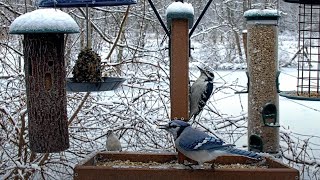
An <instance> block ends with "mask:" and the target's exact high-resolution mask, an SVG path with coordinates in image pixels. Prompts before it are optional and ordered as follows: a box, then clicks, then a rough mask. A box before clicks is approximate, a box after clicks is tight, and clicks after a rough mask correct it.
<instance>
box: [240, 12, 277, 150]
mask: <svg viewBox="0 0 320 180" xmlns="http://www.w3.org/2000/svg"><path fill="white" fill-rule="evenodd" d="M244 16H245V18H246V19H247V55H248V57H247V63H248V73H247V75H248V141H249V142H248V144H249V150H251V151H258V152H267V153H271V154H276V153H278V152H279V95H278V92H279V83H278V76H279V70H278V26H277V23H278V19H279V17H280V16H279V13H278V11H277V10H267V9H266V10H260V9H252V10H248V11H246V12H245V13H244Z"/></svg>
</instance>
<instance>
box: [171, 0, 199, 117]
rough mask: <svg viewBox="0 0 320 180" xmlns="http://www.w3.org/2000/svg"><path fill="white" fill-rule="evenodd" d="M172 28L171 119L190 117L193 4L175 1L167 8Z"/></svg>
mask: <svg viewBox="0 0 320 180" xmlns="http://www.w3.org/2000/svg"><path fill="white" fill-rule="evenodd" d="M166 15H167V25H168V27H169V28H170V30H171V31H170V32H171V33H170V99H171V119H185V120H188V119H189V78H188V77H189V29H190V28H192V25H193V16H194V10H193V7H192V5H191V4H189V3H182V2H173V3H172V4H170V5H169V6H168V8H167V10H166Z"/></svg>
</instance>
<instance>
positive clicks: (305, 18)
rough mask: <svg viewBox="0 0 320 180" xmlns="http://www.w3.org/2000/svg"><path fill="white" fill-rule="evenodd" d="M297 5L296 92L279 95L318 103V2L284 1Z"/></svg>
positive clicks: (319, 47)
mask: <svg viewBox="0 0 320 180" xmlns="http://www.w3.org/2000/svg"><path fill="white" fill-rule="evenodd" d="M285 2H289V3H299V41H298V47H299V48H300V49H299V51H298V53H297V54H298V76H297V89H296V91H284V92H281V93H280V95H281V96H284V97H287V98H290V99H296V100H309V101H320V34H319V26H320V19H319V13H320V1H315V0H285Z"/></svg>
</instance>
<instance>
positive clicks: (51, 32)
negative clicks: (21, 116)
mask: <svg viewBox="0 0 320 180" xmlns="http://www.w3.org/2000/svg"><path fill="white" fill-rule="evenodd" d="M9 31H10V33H11V34H23V35H24V42H23V49H24V60H25V79H26V92H27V108H28V129H29V141H30V149H31V150H32V151H33V152H39V153H48V152H59V151H63V150H66V149H67V148H68V147H69V135H68V122H67V102H66V89H65V86H66V70H65V62H64V35H65V34H70V33H78V32H79V27H78V25H77V23H76V22H75V21H74V20H73V19H72V18H71V16H69V15H68V14H67V13H64V12H62V11H60V10H55V9H38V10H35V11H32V12H29V13H26V14H24V15H21V16H19V17H18V18H16V19H15V20H14V21H13V22H12V24H11V26H10V29H9Z"/></svg>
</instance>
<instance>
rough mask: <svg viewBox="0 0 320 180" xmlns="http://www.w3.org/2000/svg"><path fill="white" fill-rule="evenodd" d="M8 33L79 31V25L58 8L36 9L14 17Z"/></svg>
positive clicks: (66, 32)
mask: <svg viewBox="0 0 320 180" xmlns="http://www.w3.org/2000/svg"><path fill="white" fill-rule="evenodd" d="M9 32H10V34H34V33H64V34H69V33H79V26H78V24H77V23H76V22H75V20H74V19H73V18H72V17H71V16H70V15H69V14H67V13H65V12H62V11H61V10H58V9H38V10H35V11H32V12H29V13H26V14H23V15H21V16H19V17H18V18H16V19H15V20H14V21H13V22H12V23H11V25H10V28H9Z"/></svg>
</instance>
